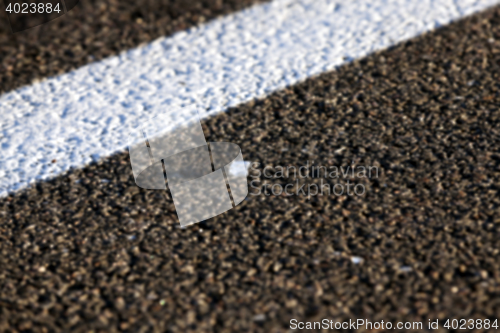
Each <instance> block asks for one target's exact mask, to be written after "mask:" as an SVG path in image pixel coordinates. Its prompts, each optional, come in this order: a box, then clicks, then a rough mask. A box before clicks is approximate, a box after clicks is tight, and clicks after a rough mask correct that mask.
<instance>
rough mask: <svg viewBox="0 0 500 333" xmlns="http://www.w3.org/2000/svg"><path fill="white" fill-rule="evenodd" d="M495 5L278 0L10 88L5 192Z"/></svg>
mask: <svg viewBox="0 0 500 333" xmlns="http://www.w3.org/2000/svg"><path fill="white" fill-rule="evenodd" d="M496 3H497V0H419V1H416V0H353V1H341V0H276V1H274V2H271V3H269V4H264V5H259V6H255V7H252V8H249V9H247V10H244V11H242V12H238V13H235V14H233V15H230V16H227V17H224V18H221V19H218V20H215V21H212V22H210V23H208V24H206V25H203V26H200V27H197V28H193V29H190V30H188V31H187V32H181V33H178V34H176V35H174V36H172V37H170V38H161V39H159V40H156V41H155V42H153V43H151V44H149V45H146V46H144V47H140V48H137V49H133V50H130V51H128V52H125V53H123V54H121V55H119V56H116V57H112V58H109V59H106V60H104V61H101V62H98V63H94V64H91V65H88V66H85V67H82V68H80V69H78V70H75V71H73V72H71V73H68V74H64V75H62V76H58V77H55V78H51V79H48V80H45V81H43V82H41V83H38V84H34V85H32V86H28V87H24V88H21V89H18V90H16V91H13V92H10V93H7V94H4V95H3V96H0V123H1V125H0V126H1V127H0V146H1V155H0V196H4V195H6V194H8V193H9V192H11V191H14V190H17V189H21V188H24V187H26V186H27V185H28V184H30V183H32V182H33V181H35V180H37V179H47V178H50V177H53V176H55V175H57V174H59V173H61V172H64V171H67V170H69V169H70V168H71V167H81V166H83V165H85V164H87V163H89V162H91V161H92V159H97V158H101V157H105V156H109V155H111V154H113V153H115V152H117V151H120V150H122V149H124V148H125V147H126V145H127V134H128V130H127V129H126V127H128V126H136V125H138V123H139V121H140V120H141V119H145V118H152V117H154V116H157V115H159V114H161V113H163V112H167V111H171V110H176V109H180V108H182V107H186V106H191V107H197V108H199V109H200V110H206V114H208V113H215V112H220V111H224V110H225V109H227V108H228V107H229V106H236V105H237V104H240V103H243V102H245V101H248V100H251V99H253V98H256V97H262V96H265V95H266V94H269V93H271V92H273V91H275V90H278V89H280V88H284V87H286V86H288V85H292V84H295V83H297V82H299V81H301V80H304V79H306V78H307V77H310V76H312V75H315V74H319V73H322V72H325V71H328V70H331V69H333V68H335V67H336V66H338V65H341V64H344V63H345V62H346V61H349V60H352V59H355V58H359V57H363V56H365V55H367V54H369V53H371V52H373V51H376V50H380V49H383V48H386V47H388V46H390V45H393V44H395V43H398V42H400V41H403V40H405V39H408V38H412V37H414V36H417V35H419V34H421V33H424V32H426V31H429V30H432V29H433V28H435V27H438V26H440V25H444V24H447V23H449V22H450V21H452V20H455V19H458V18H460V17H462V16H464V15H468V14H471V13H473V12H475V11H478V10H482V9H485V8H487V7H489V6H492V5H494V4H496ZM206 114H205V115H206ZM202 116H203V115H202ZM52 160H57V162H56V163H51V161H52Z"/></svg>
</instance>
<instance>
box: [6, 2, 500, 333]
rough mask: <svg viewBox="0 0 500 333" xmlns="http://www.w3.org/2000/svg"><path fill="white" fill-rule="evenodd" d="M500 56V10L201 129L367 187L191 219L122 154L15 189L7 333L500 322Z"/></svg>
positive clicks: (254, 200) (262, 158)
mask: <svg viewBox="0 0 500 333" xmlns="http://www.w3.org/2000/svg"><path fill="white" fill-rule="evenodd" d="M499 61H500V9H499V8H497V9H494V10H489V11H488V12H485V13H482V14H480V15H476V16H473V17H471V18H467V19H464V20H462V21H460V22H458V23H455V24H452V25H450V26H447V27H445V28H443V29H440V30H439V31H435V32H433V33H430V34H427V35H424V36H421V37H419V38H417V39H414V40H411V41H409V42H406V43H403V44H401V45H398V46H396V47H393V48H391V49H390V50H386V51H383V52H379V53H377V54H374V55H372V56H369V57H367V58H365V59H362V60H360V61H355V62H353V63H351V64H349V65H347V66H344V67H342V68H340V69H339V70H338V71H335V72H332V73H328V74H324V75H321V76H320V77H318V78H314V79H310V80H308V81H306V82H304V83H302V84H300V85H297V86H294V87H291V88H288V89H285V90H283V91H280V92H278V93H275V94H273V95H271V96H270V97H268V98H266V99H263V100H259V101H255V102H252V103H248V104H246V105H242V106H240V107H237V108H233V109H231V110H230V111H229V112H228V113H225V114H221V115H218V116H216V117H213V118H211V119H209V120H207V121H206V122H204V129H205V131H206V134H207V139H208V141H230V142H233V143H237V144H239V145H240V146H241V148H242V151H243V154H244V158H245V159H246V160H250V161H259V162H260V163H261V164H262V165H289V164H292V165H299V166H300V165H303V164H305V163H306V161H307V160H310V161H312V160H314V161H315V163H316V164H321V165H337V166H348V165H351V163H352V161H354V163H355V164H356V165H365V166H366V165H372V166H378V167H379V169H380V174H379V177H378V178H373V179H370V180H368V181H366V186H367V187H366V188H367V191H366V194H365V195H364V196H363V197H356V196H341V197H336V196H332V195H330V196H321V197H319V196H317V197H313V198H311V200H307V198H305V197H303V196H291V197H283V196H269V197H266V196H265V195H260V196H249V198H248V200H246V201H244V202H243V203H242V204H241V205H240V206H238V207H237V208H236V209H233V210H232V211H229V212H228V213H225V214H223V215H221V216H219V217H216V218H213V219H211V220H209V221H206V222H203V223H200V224H197V225H194V226H191V227H188V228H187V229H180V228H179V224H178V221H177V218H176V214H175V209H174V206H173V204H172V200H171V199H170V197H169V194H168V192H162V191H152V190H142V189H139V188H138V187H136V186H135V184H134V181H133V178H132V172H131V169H130V166H129V158H128V154H127V153H122V154H118V155H116V156H113V157H111V158H109V159H106V160H104V161H102V162H100V163H97V164H94V165H91V166H89V167H87V168H85V169H83V170H74V171H72V172H71V173H69V174H68V175H65V176H60V177H58V178H57V179H55V180H53V181H50V182H44V183H40V184H38V185H37V186H36V187H34V188H33V189H29V190H26V191H23V192H20V193H17V194H15V195H12V196H11V197H9V198H7V199H2V200H1V201H0V238H1V239H0V252H1V255H0V267H2V270H1V271H0V311H1V312H0V318H1V319H0V329H4V330H6V331H14V332H31V331H33V332H51V331H54V332H59V331H61V332H63V331H64V332H68V331H75V332H89V331H94V332H115V331H128V332H162V331H172V332H203V331H211V330H215V331H220V332H240V331H261V332H284V331H287V330H288V327H289V321H290V319H292V318H296V319H298V320H302V321H305V320H315V319H321V318H328V319H332V320H346V319H349V318H352V319H355V318H365V319H370V320H373V321H375V320H384V321H393V322H396V321H423V322H425V323H427V321H428V319H437V318H439V319H440V320H444V319H447V318H465V319H470V318H491V319H493V318H495V317H497V318H498V317H500V298H499V296H500V260H499V259H500V258H499V253H500V247H499V246H500V241H499V240H500V195H499V190H500V111H499V110H498V107H499V104H500V95H499V82H500V81H499V76H500V68H499ZM357 257H359V258H357ZM356 259H357V260H356ZM441 322H442V321H441Z"/></svg>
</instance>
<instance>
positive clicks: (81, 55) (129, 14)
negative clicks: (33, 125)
mask: <svg viewBox="0 0 500 333" xmlns="http://www.w3.org/2000/svg"><path fill="white" fill-rule="evenodd" d="M258 2H263V1H260V0H141V1H134V0H99V1H98V0H85V1H80V3H79V4H78V5H77V6H76V7H75V8H74V9H73V10H71V11H70V12H69V13H68V14H66V15H64V16H62V17H60V18H58V19H56V20H54V21H51V22H49V23H47V24H43V25H41V26H38V27H35V28H32V29H29V30H26V31H23V32H19V33H15V34H12V32H11V29H10V27H9V21H8V18H7V13H6V12H5V10H4V8H5V7H3V5H0V93H3V92H6V91H10V90H13V89H15V88H18V87H21V86H23V85H27V84H30V83H32V82H34V81H37V80H40V79H43V78H46V77H50V76H54V75H58V74H62V73H65V72H68V71H70V70H72V69H75V68H79V67H81V66H82V65H85V64H88V63H90V62H94V61H99V60H101V59H103V58H105V57H109V56H111V55H115V54H117V53H118V52H121V51H124V50H128V49H130V48H133V47H136V46H138V45H141V44H143V43H148V42H151V41H152V40H154V39H156V38H159V37H163V36H168V35H171V34H173V33H175V32H177V31H181V30H185V29H187V28H189V27H192V26H194V25H197V24H200V23H203V22H205V21H207V20H209V19H213V18H215V17H217V16H219V15H224V14H228V13H231V12H234V11H238V10H240V9H242V8H245V7H247V6H249V5H251V4H254V3H258Z"/></svg>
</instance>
